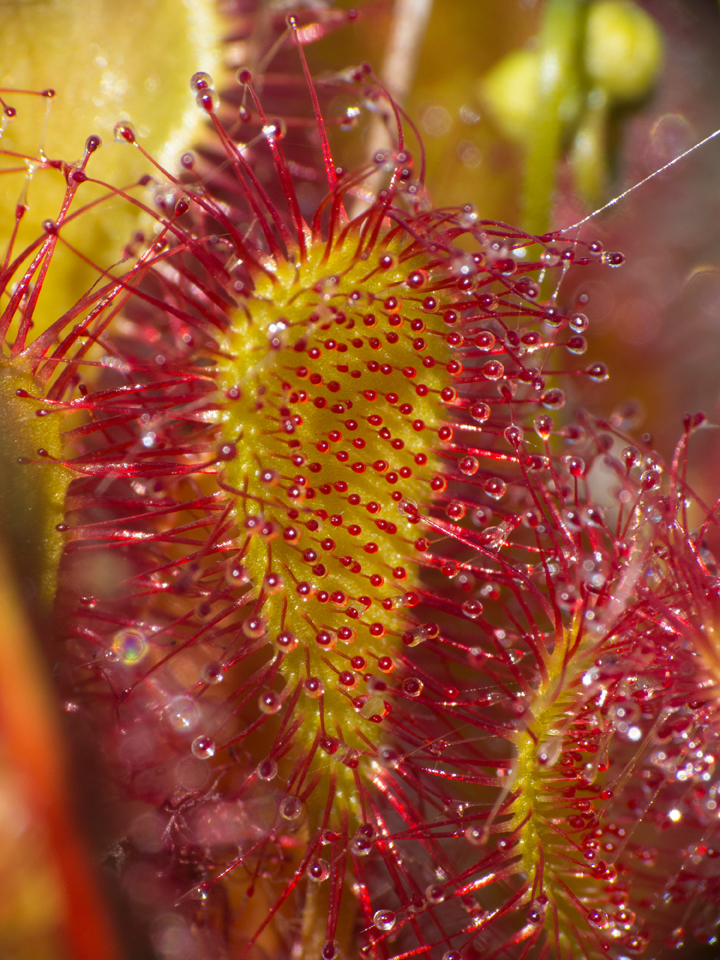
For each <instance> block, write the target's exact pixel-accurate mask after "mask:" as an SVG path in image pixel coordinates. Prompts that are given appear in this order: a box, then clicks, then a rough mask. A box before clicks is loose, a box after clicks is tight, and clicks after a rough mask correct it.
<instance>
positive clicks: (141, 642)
mask: <svg viewBox="0 0 720 960" xmlns="http://www.w3.org/2000/svg"><path fill="white" fill-rule="evenodd" d="M149 649H150V647H149V645H148V642H147V638H146V637H145V634H144V633H143V632H142V630H136V629H134V628H129V629H127V630H120V631H119V632H118V633H116V634H115V636H114V637H113V640H112V652H113V653H114V654H115V656H116V657H117V658H118V660H119V661H120V662H121V663H124V664H126V665H127V666H133V665H134V664H136V663H139V662H140V661H141V660H142V659H143V657H144V656H145V654H146V653H147V652H148V650H149Z"/></svg>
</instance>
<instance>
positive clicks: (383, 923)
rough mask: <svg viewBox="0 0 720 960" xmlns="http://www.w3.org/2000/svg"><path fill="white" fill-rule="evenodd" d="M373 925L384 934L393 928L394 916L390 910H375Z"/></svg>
mask: <svg viewBox="0 0 720 960" xmlns="http://www.w3.org/2000/svg"><path fill="white" fill-rule="evenodd" d="M373 925H374V926H375V927H376V929H378V930H382V931H383V933H386V932H387V931H388V930H392V928H393V927H394V926H395V914H394V913H393V912H392V910H376V911H375V913H374V914H373Z"/></svg>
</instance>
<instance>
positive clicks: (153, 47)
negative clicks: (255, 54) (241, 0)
mask: <svg viewBox="0 0 720 960" xmlns="http://www.w3.org/2000/svg"><path fill="white" fill-rule="evenodd" d="M219 36H220V23H219V22H218V19H217V16H216V5H215V4H214V3H213V2H212V0H193V2H190V0H185V2H183V0H126V2H121V3H117V2H113V0H32V2H16V0H0V86H1V87H2V88H3V89H5V90H6V91H12V90H30V91H37V92H40V91H43V90H46V89H48V88H51V89H54V90H55V91H56V96H55V98H54V99H53V100H51V101H48V100H47V99H45V98H42V97H39V96H32V95H29V94H19V93H13V92H5V93H2V97H3V99H4V101H5V102H6V103H7V104H8V105H9V106H10V107H12V108H14V109H15V110H16V111H17V115H16V116H15V117H13V118H7V117H5V118H4V120H5V124H4V127H5V129H4V132H3V136H2V139H1V140H0V150H2V151H3V152H2V153H1V154H0V170H4V171H6V172H5V173H4V174H3V176H2V178H1V179H0V249H3V251H4V249H5V248H6V245H7V243H8V239H9V238H10V236H11V232H12V229H13V225H14V222H15V209H16V206H17V204H18V202H19V201H22V202H25V203H27V205H28V208H29V209H28V212H27V213H26V215H25V216H24V218H23V220H22V224H21V229H20V232H19V236H18V238H17V241H16V243H15V250H20V249H22V248H23V247H24V246H25V245H27V244H28V243H29V242H31V241H32V240H33V239H34V238H35V237H36V236H37V235H38V233H39V232H40V231H41V229H42V223H43V221H45V220H56V219H57V217H58V215H59V213H60V211H61V207H62V201H63V196H64V193H65V186H66V183H65V178H64V176H63V173H62V171H61V170H58V169H52V168H47V167H45V166H44V165H43V164H42V162H40V163H39V164H35V165H34V166H35V170H34V173H33V175H32V177H31V182H30V183H29V187H28V190H27V198H26V199H25V192H24V191H25V186H26V181H27V177H28V173H27V171H28V162H27V160H26V159H25V158H31V159H33V158H34V159H36V160H40V161H42V157H43V155H44V156H46V157H47V158H48V159H49V160H63V161H65V162H67V163H73V162H75V161H77V160H78V159H79V158H81V157H82V155H83V150H84V145H85V141H86V139H87V137H88V136H90V135H92V134H96V135H98V136H100V137H101V138H102V141H103V146H102V148H101V149H100V150H99V151H98V152H97V153H96V154H94V155H93V156H92V157H91V159H90V163H89V166H88V169H87V173H88V175H89V176H90V177H92V178H97V179H99V180H103V181H105V182H108V183H111V184H112V185H113V186H116V187H117V186H125V185H129V184H132V183H133V182H135V181H136V180H137V179H138V178H139V177H140V176H142V174H143V173H146V172H148V171H150V170H152V167H151V166H150V164H149V163H147V161H144V160H143V158H142V156H141V155H140V154H139V152H138V151H137V150H131V149H128V147H127V145H121V144H119V143H115V142H114V139H113V129H114V126H115V124H116V123H117V122H118V121H120V120H130V121H132V123H133V124H134V125H135V127H136V129H137V132H138V139H139V143H140V144H141V145H142V146H143V147H144V148H145V149H147V150H148V151H149V152H150V153H151V154H152V155H153V157H154V158H156V159H157V160H158V161H159V162H160V163H162V164H163V165H165V166H166V167H169V168H170V169H174V168H176V167H177V161H178V159H179V156H180V155H181V153H182V151H183V150H184V149H186V148H187V147H188V146H189V145H190V144H191V143H192V141H193V139H194V137H195V136H196V135H197V133H198V129H199V124H200V123H201V122H202V118H201V112H200V110H199V109H198V108H197V106H196V104H195V101H194V97H193V94H192V92H191V90H190V86H189V80H190V77H191V76H192V74H193V73H194V72H196V71H198V70H205V71H207V72H208V73H210V74H213V73H215V74H217V71H218V69H219V62H220V58H219V52H218V49H219V48H218V38H219ZM46 111H48V112H47V119H46ZM106 192H107V191H106V190H103V189H101V188H99V187H97V186H95V185H93V184H83V185H82V188H81V189H80V191H79V192H78V197H77V198H76V200H75V201H74V204H73V209H78V208H79V207H80V206H82V205H84V204H86V203H88V202H91V201H92V200H94V199H96V198H97V197H99V196H101V195H103V194H104V193H106ZM136 195H142V192H141V194H138V193H137V191H136ZM148 228H149V229H152V222H151V220H150V218H148V217H146V218H145V220H144V221H143V220H141V218H140V215H139V214H138V211H137V209H136V208H134V207H132V206H131V205H130V204H129V203H127V202H126V201H124V200H122V199H120V198H113V199H111V200H109V201H105V202H103V203H102V204H100V205H99V206H97V207H95V208H94V209H93V210H92V212H89V213H85V214H83V215H82V216H80V217H79V218H77V220H76V221H75V222H73V223H72V224H68V225H67V226H65V227H63V228H62V231H61V237H62V239H63V240H66V241H67V242H68V243H70V244H72V245H73V246H75V247H76V248H78V249H79V250H81V251H82V252H83V253H84V254H85V256H88V257H90V258H91V259H92V260H93V261H94V262H95V263H97V264H99V265H100V266H102V267H103V268H107V267H109V266H111V265H112V264H113V263H115V262H116V261H117V260H118V259H119V258H120V256H121V255H122V251H123V247H124V245H125V244H126V243H127V242H128V240H129V239H130V238H131V237H132V234H133V232H134V231H136V230H138V229H143V230H147V229H148ZM97 279H98V274H97V272H96V271H95V270H93V269H92V267H90V266H89V265H87V264H85V263H83V262H81V260H80V259H79V258H78V256H77V255H76V254H75V253H73V252H71V251H70V250H69V249H68V248H67V247H65V245H64V244H63V243H61V244H59V245H58V249H57V250H56V251H55V254H54V256H53V263H52V266H51V269H50V271H49V274H48V276H47V278H46V279H45V283H44V289H43V296H42V298H41V300H40V304H39V307H38V310H37V311H36V313H35V316H34V321H35V330H36V331H38V330H39V328H40V327H41V326H42V327H46V326H47V325H48V324H49V323H50V322H52V321H53V320H55V319H57V317H58V316H60V315H61V314H62V313H63V312H64V311H65V310H67V309H68V308H69V307H70V306H72V304H74V303H75V302H76V301H77V299H78V298H79V296H80V295H81V294H82V293H84V292H85V291H86V290H87V289H88V288H89V287H91V286H92V284H93V283H95V281H96V280H97Z"/></svg>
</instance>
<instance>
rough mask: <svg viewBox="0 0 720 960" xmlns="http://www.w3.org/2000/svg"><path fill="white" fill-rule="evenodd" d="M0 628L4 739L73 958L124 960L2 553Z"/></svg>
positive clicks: (32, 643) (49, 698) (0, 714)
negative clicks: (39, 837) (44, 849)
mask: <svg viewBox="0 0 720 960" xmlns="http://www.w3.org/2000/svg"><path fill="white" fill-rule="evenodd" d="M0 624H2V635H1V636H0V650H1V651H2V669H1V670H0V735H1V736H2V741H3V747H4V750H5V752H6V756H7V757H8V760H9V761H10V762H11V764H12V766H13V768H14V769H15V770H16V771H17V773H18V775H19V778H20V781H21V785H22V789H23V791H24V795H25V799H26V802H27V804H28V807H29V808H30V811H31V812H32V815H33V817H34V818H35V819H36V821H37V822H38V823H39V824H40V825H41V826H42V828H43V829H44V831H45V832H46V835H47V842H48V847H49V849H50V852H51V856H52V860H53V864H52V866H53V868H54V869H55V870H56V871H57V874H58V876H59V877H60V882H61V885H62V897H63V900H64V912H65V917H64V922H63V927H64V936H65V941H66V948H67V951H68V956H69V957H71V958H72V960H119V958H120V953H119V950H118V947H117V944H116V941H115V936H114V934H113V931H112V928H111V923H110V919H109V916H108V911H107V908H106V906H105V904H104V903H103V901H102V898H101V895H100V892H99V889H98V887H99V884H98V879H97V877H96V875H95V871H94V869H93V867H92V865H91V862H90V857H89V854H88V851H87V849H86V847H85V843H84V841H83V839H82V837H81V836H80V833H79V831H78V828H77V825H76V823H75V820H74V816H73V812H72V805H71V802H70V791H69V789H68V784H67V782H66V777H65V764H64V760H65V750H64V747H63V744H62V741H61V735H60V731H59V729H58V724H57V720H56V717H55V716H54V713H55V711H54V706H53V702H52V694H51V692H50V690H49V688H48V685H47V683H46V682H45V679H44V676H43V664H42V661H41V657H40V655H39V653H38V651H37V649H36V644H35V640H34V637H33V636H32V634H31V631H30V628H29V626H28V624H27V622H26V620H25V617H24V616H23V613H22V608H21V607H20V605H19V603H18V598H17V595H16V592H15V589H14V581H13V577H12V573H11V569H10V567H9V565H8V562H7V558H6V556H5V555H4V552H0Z"/></svg>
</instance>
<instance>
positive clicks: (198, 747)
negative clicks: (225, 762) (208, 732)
mask: <svg viewBox="0 0 720 960" xmlns="http://www.w3.org/2000/svg"><path fill="white" fill-rule="evenodd" d="M190 749H191V750H192V753H193V756H194V757H197V758H198V760H209V759H210V758H211V757H214V756H215V741H214V740H213V738H212V737H208V736H205V734H201V735H200V736H199V737H195V739H194V740H193V742H192V743H191V744H190Z"/></svg>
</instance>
